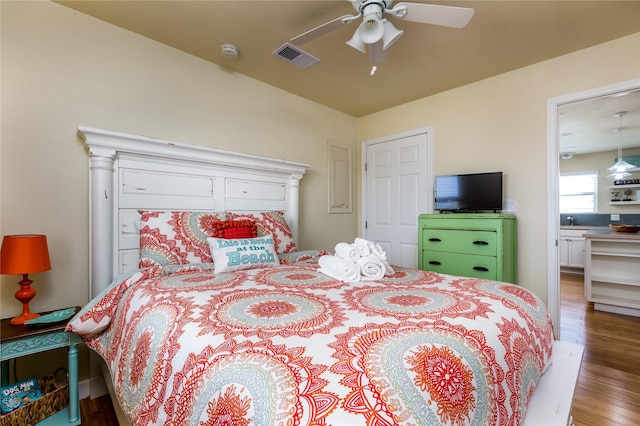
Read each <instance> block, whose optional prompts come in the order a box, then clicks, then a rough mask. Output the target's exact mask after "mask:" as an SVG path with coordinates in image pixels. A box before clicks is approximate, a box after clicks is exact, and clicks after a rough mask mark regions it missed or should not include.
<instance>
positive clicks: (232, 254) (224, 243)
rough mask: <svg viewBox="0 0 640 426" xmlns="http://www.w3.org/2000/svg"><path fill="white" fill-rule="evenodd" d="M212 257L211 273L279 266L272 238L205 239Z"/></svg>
mask: <svg viewBox="0 0 640 426" xmlns="http://www.w3.org/2000/svg"><path fill="white" fill-rule="evenodd" d="M207 241H208V242H209V246H210V247H211V256H212V257H213V272H215V273H220V272H230V271H240V270H243V269H255V268H268V267H271V266H278V265H280V260H279V259H278V254H277V253H276V250H275V246H274V241H273V237H272V236H271V235H265V236H262V237H257V238H238V239H233V240H228V239H224V238H212V237H210V238H207Z"/></svg>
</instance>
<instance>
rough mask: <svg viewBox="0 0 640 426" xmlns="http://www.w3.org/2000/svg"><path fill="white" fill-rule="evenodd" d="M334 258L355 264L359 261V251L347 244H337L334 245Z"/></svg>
mask: <svg viewBox="0 0 640 426" xmlns="http://www.w3.org/2000/svg"><path fill="white" fill-rule="evenodd" d="M335 250H336V257H339V258H341V259H345V260H348V261H350V262H354V263H355V262H356V261H357V260H358V259H360V250H359V249H358V248H357V247H356V246H354V245H353V244H349V243H338V244H336V249H335Z"/></svg>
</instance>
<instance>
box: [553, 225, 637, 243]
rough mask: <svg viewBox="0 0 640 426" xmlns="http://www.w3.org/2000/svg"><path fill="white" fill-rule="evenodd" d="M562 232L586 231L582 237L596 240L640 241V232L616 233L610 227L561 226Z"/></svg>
mask: <svg viewBox="0 0 640 426" xmlns="http://www.w3.org/2000/svg"><path fill="white" fill-rule="evenodd" d="M560 229H561V230H571V229H575V230H579V231H585V232H584V233H583V234H582V236H583V237H585V238H594V239H607V238H608V239H615V240H640V232H636V233H630V232H616V231H614V230H613V229H611V228H609V227H608V226H577V225H574V226H561V227H560Z"/></svg>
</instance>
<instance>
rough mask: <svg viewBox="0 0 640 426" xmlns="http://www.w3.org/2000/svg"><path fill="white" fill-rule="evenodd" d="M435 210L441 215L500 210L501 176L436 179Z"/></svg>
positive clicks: (497, 173)
mask: <svg viewBox="0 0 640 426" xmlns="http://www.w3.org/2000/svg"><path fill="white" fill-rule="evenodd" d="M435 209H436V210H439V211H440V212H485V211H494V212H497V211H500V210H502V172H490V173H470V174H464V175H446V176H436V180H435Z"/></svg>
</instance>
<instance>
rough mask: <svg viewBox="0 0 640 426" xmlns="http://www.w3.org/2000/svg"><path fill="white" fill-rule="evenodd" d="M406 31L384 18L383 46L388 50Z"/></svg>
mask: <svg viewBox="0 0 640 426" xmlns="http://www.w3.org/2000/svg"><path fill="white" fill-rule="evenodd" d="M402 34H404V31H402V30H399V29H397V28H396V27H395V26H394V25H393V24H392V23H391V22H390V21H389V20H388V19H385V20H384V34H383V35H382V48H383V49H384V50H387V49H388V48H389V47H391V46H392V45H393V43H395V42H396V41H398V39H399V38H400V36H402Z"/></svg>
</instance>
